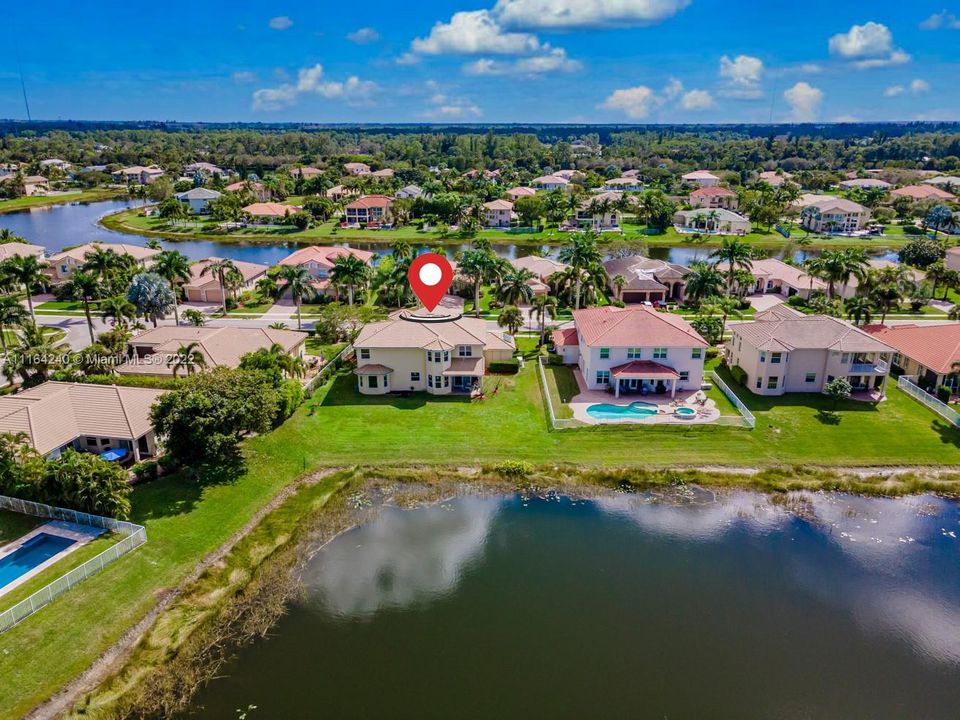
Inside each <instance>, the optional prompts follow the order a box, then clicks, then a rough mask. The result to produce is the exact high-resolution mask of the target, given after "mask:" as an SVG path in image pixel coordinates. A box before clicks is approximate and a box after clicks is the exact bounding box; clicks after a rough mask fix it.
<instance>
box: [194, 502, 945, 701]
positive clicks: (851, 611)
mask: <svg viewBox="0 0 960 720" xmlns="http://www.w3.org/2000/svg"><path fill="white" fill-rule="evenodd" d="M793 505H795V506H796V507H799V508H801V509H802V513H801V516H802V518H803V519H801V517H798V516H797V515H795V514H790V513H788V512H785V511H784V510H783V509H781V508H780V506H778V505H774V504H771V503H770V501H769V499H768V498H766V497H765V496H761V495H756V494H752V493H747V492H737V493H733V494H728V495H725V496H721V497H720V498H719V499H714V497H713V496H712V494H711V493H708V492H706V491H703V490H692V491H690V493H689V495H688V496H686V497H684V498H683V499H682V500H680V501H677V500H674V499H670V500H666V501H664V500H663V498H658V497H657V496H654V495H617V496H611V497H607V498H601V499H596V500H591V501H583V500H580V501H576V500H570V499H568V498H553V499H532V500H531V499H524V498H521V497H499V498H480V497H475V496H468V497H463V498H460V499H457V500H454V501H452V502H448V503H444V504H441V505H436V506H431V507H424V508H419V509H415V510H406V511H404V510H399V509H386V510H384V512H383V513H382V515H381V516H380V517H379V518H378V519H377V520H375V521H374V522H372V523H371V524H368V525H366V526H364V527H361V528H358V529H355V530H353V531H351V532H348V533H346V534H344V535H342V536H340V537H339V538H338V539H336V540H334V541H333V542H332V543H330V544H329V545H327V546H326V547H325V548H324V549H322V550H321V551H320V552H319V553H317V554H316V555H315V556H314V557H313V559H312V560H311V561H310V562H309V564H308V566H307V567H306V570H305V575H304V582H305V586H306V593H305V596H304V598H303V599H302V600H300V601H297V602H295V603H293V604H292V605H291V606H290V607H289V612H288V614H286V615H285V616H284V617H283V618H282V619H281V620H280V622H279V623H278V624H277V625H276V627H275V628H274V630H273V632H271V634H270V636H269V637H268V638H267V639H265V640H263V641H258V642H256V643H255V644H253V645H250V646H248V647H246V648H245V649H244V650H243V651H242V652H241V653H240V655H239V657H237V658H236V659H235V660H234V661H233V662H231V663H230V664H228V665H227V666H226V667H225V668H223V669H222V671H221V674H222V677H221V678H219V679H217V680H215V681H214V682H212V683H211V684H210V685H209V686H208V687H207V688H205V689H204V690H203V691H201V693H200V694H199V695H198V697H197V698H196V701H195V703H194V705H193V707H194V710H193V712H192V714H191V715H192V716H193V717H202V718H217V719H221V718H222V719H224V720H226V719H228V718H235V717H236V715H237V709H238V708H247V707H248V705H256V706H257V709H256V710H254V711H252V712H250V713H249V714H248V718H251V720H253V719H255V718H260V717H262V718H285V719H294V718H297V719H299V718H304V719H306V718H317V717H330V718H417V719H428V720H429V719H432V718H437V719H439V718H501V719H503V720H512V719H513V718H516V719H517V720H521V719H522V720H535V719H538V718H551V719H566V718H571V719H573V718H604V719H606V718H624V719H626V718H630V719H634V718H656V719H658V720H662V718H670V719H674V718H696V719H701V718H737V719H738V720H749V719H753V718H756V719H757V720H761V719H764V720H766V719H770V718H778V719H779V718H782V719H784V720H795V719H796V720H799V719H801V718H817V719H818V720H830V719H836V720H841V719H842V720H853V719H861V718H862V719H864V720H866V719H868V718H869V719H870V720H882V719H885V718H891V719H892V718H924V719H925V720H937V719H939V718H944V719H949V720H956V718H957V717H958V708H960V541H958V540H957V534H958V531H960V506H958V505H957V504H955V503H952V502H948V501H945V500H941V499H937V498H934V497H913V498H905V499H898V500H890V499H864V498H858V497H850V496H842V495H831V494H809V495H804V496H803V497H802V500H800V501H797V502H795V503H794V504H793Z"/></svg>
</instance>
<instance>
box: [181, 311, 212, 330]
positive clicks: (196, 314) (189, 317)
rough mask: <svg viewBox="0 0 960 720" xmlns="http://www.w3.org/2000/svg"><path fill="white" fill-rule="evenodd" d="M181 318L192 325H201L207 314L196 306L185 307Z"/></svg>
mask: <svg viewBox="0 0 960 720" xmlns="http://www.w3.org/2000/svg"><path fill="white" fill-rule="evenodd" d="M183 318H184V320H186V321H187V322H188V323H190V324H191V325H193V326H194V327H203V324H204V323H205V322H206V321H207V316H206V315H204V314H203V312H201V311H200V310H197V309H196V308H187V309H186V310H184V311H183Z"/></svg>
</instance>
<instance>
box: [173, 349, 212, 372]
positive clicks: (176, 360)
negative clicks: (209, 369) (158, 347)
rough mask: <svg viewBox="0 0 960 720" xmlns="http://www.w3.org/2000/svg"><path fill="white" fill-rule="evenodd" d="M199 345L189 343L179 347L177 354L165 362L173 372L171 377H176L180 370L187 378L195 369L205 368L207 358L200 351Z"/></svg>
mask: <svg viewBox="0 0 960 720" xmlns="http://www.w3.org/2000/svg"><path fill="white" fill-rule="evenodd" d="M199 348H200V343H198V342H191V343H187V344H186V345H181V346H180V347H179V348H178V349H177V352H176V353H174V354H173V355H171V356H170V359H169V360H167V367H169V368H171V369H172V370H173V377H174V378H176V377H177V373H178V372H179V371H180V370H184V371H186V373H187V376H188V377H189V376H190V375H193V373H195V372H196V371H197V369H203V368H205V367H206V366H207V358H206V356H205V355H204V354H203V353H202V352H201V351H200V349H199Z"/></svg>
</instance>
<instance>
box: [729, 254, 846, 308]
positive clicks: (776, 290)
mask: <svg viewBox="0 0 960 720" xmlns="http://www.w3.org/2000/svg"><path fill="white" fill-rule="evenodd" d="M729 267H730V265H729V264H728V263H726V262H721V263H717V270H719V271H720V272H721V273H723V274H724V276H726V274H727V271H728V269H729ZM748 272H749V273H750V274H751V275H752V276H753V284H752V285H751V286H750V287H745V288H739V290H740V291H741V293H742V294H744V295H764V294H766V293H772V294H776V295H783V296H784V297H792V296H793V295H799V296H800V297H802V298H804V299H808V298H809V297H810V295H811V293H815V292H824V293H825V292H826V291H827V284H826V283H825V282H824V281H823V280H821V279H820V278H817V277H814V276H812V275H809V274H807V273H806V272H804V270H803V268H802V267H798V266H796V265H789V264H787V263H785V262H783V260H778V259H777V258H763V259H758V260H753V261H751V266H750V269H749V271H748ZM836 290H837V291H839V290H840V288H836ZM851 294H852V292H851ZM844 296H846V295H844Z"/></svg>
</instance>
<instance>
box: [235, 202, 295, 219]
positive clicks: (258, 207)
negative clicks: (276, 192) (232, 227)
mask: <svg viewBox="0 0 960 720" xmlns="http://www.w3.org/2000/svg"><path fill="white" fill-rule="evenodd" d="M300 210H301V208H300V207H299V206H297V205H283V204H282V203H276V202H255V203H250V204H249V205H247V206H246V207H244V208H243V211H244V212H245V213H249V214H250V215H255V216H257V217H283V216H284V215H286V214H287V213H290V214H293V213H295V212H299V211H300Z"/></svg>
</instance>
